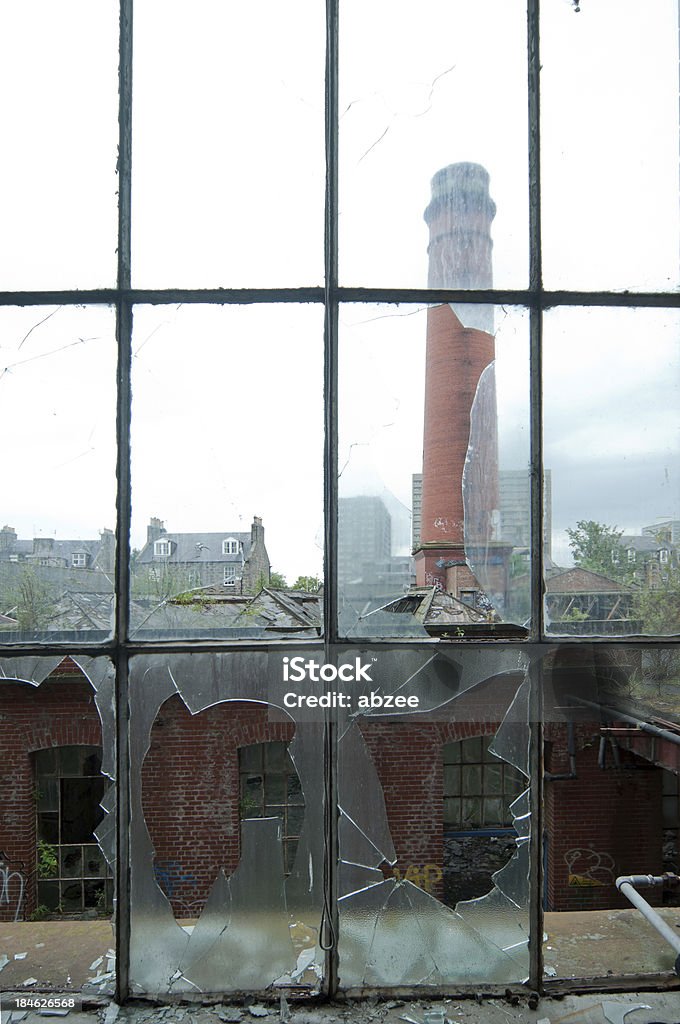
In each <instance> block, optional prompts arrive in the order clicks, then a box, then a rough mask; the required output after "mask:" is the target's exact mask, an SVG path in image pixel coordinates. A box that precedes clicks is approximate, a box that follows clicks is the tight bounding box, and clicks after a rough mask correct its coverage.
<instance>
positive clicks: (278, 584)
mask: <svg viewBox="0 0 680 1024" xmlns="http://www.w3.org/2000/svg"><path fill="white" fill-rule="evenodd" d="M265 587H267V588H268V589H269V590H287V589H288V584H287V583H286V577H285V576H283V575H282V574H281V573H280V572H270V573H269V576H267V574H266V572H261V573H260V574H259V576H258V577H257V580H256V582H255V590H254V593H255V594H259V593H260V591H261V590H264V588H265Z"/></svg>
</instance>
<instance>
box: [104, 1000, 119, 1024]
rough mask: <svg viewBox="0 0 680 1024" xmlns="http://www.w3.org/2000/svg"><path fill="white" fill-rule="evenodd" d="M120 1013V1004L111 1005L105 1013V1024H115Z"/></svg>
mask: <svg viewBox="0 0 680 1024" xmlns="http://www.w3.org/2000/svg"><path fill="white" fill-rule="evenodd" d="M119 1013H120V1006H119V1005H118V1003H109V1005H108V1006H107V1007H106V1011H105V1013H104V1020H103V1024H113V1022H114V1021H115V1020H116V1018H117V1016H118V1014H119Z"/></svg>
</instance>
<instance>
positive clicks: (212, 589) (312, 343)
mask: <svg viewBox="0 0 680 1024" xmlns="http://www.w3.org/2000/svg"><path fill="white" fill-rule="evenodd" d="M322 337H323V310H322V308H321V307H315V306H298V305H270V306H257V305H254V306H204V305H181V304H180V305H179V306H172V307H163V306H153V307H137V308H136V310H135V321H134V335H133V373H132V388H133V405H132V492H133V510H134V511H133V521H132V545H133V548H134V552H133V558H132V563H131V577H130V583H131V607H130V621H131V634H132V635H133V636H134V637H135V638H136V639H155V638H160V637H167V638H170V637H173V638H174V637H183V638H192V639H193V638H200V637H213V638H219V639H233V638H238V637H256V638H276V639H281V638H287V639H295V638H311V639H313V638H316V637H318V636H320V634H321V622H322V606H321V595H320V593H319V588H320V585H321V575H322V566H323V458H322V448H323V413H322V390H323V389H322V380H323V346H322V344H321V341H322ZM293 349H294V351H295V359H294V360H292V359H291V351H292V350H293ZM188 352H190V353H191V356H190V358H189V359H187V353H188ZM247 353H257V357H256V360H257V372H256V377H257V382H256V385H255V383H254V379H253V386H252V387H250V386H248V387H246V386H244V385H243V381H242V375H243V372H244V371H243V360H244V358H246V354H247ZM248 358H252V356H250V355H249V356H248ZM253 373H255V371H254V370H253ZM187 375H189V377H190V378H191V377H192V375H193V377H194V378H195V385H196V389H197V392H196V393H197V394H200V396H201V398H200V401H201V415H200V419H197V416H196V410H195V406H194V404H192V402H189V401H187V394H188V392H187V379H188V377H187ZM292 408H297V409H299V410H303V411H301V412H300V414H299V415H297V414H295V415H293V414H291V412H290V410H291V409H292ZM277 410H280V412H281V415H278V413H277ZM225 417H226V418H227V419H228V420H229V421H230V422H232V423H238V424H239V432H238V434H237V433H235V432H233V431H232V432H231V433H228V434H227V435H225V433H224V422H225Z"/></svg>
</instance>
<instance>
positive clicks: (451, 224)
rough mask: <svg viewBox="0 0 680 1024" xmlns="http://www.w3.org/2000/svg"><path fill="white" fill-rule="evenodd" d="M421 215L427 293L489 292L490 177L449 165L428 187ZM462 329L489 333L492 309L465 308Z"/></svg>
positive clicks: (466, 165)
mask: <svg viewBox="0 0 680 1024" xmlns="http://www.w3.org/2000/svg"><path fill="white" fill-rule="evenodd" d="M431 185H432V199H431V200H430V204H429V206H428V207H427V209H426V210H425V213H424V217H425V223H426V224H427V226H428V227H429V229H430V243H429V245H428V247H427V253H428V256H429V265H428V274H427V287H428V288H491V287H493V270H492V264H491V253H492V250H493V242H492V241H491V221H492V220H493V218H494V217H495V215H496V204H495V203H494V201H493V199H492V198H491V197H490V195H489V173H488V171H487V170H486V169H485V168H484V167H482V166H481V164H472V163H460V164H449V166H448V167H443V168H442V169H441V171H437V173H436V174H435V176H434V178H433V179H432V182H431ZM460 316H461V319H462V320H463V321H464V323H465V326H466V327H478V328H479V329H480V330H482V331H486V332H487V333H488V334H492V333H493V306H480V305H466V306H464V307H462V309H461V311H460Z"/></svg>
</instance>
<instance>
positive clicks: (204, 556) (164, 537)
mask: <svg viewBox="0 0 680 1024" xmlns="http://www.w3.org/2000/svg"><path fill="white" fill-rule="evenodd" d="M156 540H160V541H171V542H172V543H173V544H174V545H175V547H174V549H173V551H172V553H171V554H170V555H154V544H155V543H156ZM156 540H154V541H150V542H149V543H148V544H145V545H144V547H143V548H142V550H141V551H140V553H139V555H138V556H137V562H138V563H141V564H143V565H146V564H150V563H152V562H155V563H157V562H183V563H187V562H189V563H196V564H206V563H210V562H221V563H224V564H225V565H226V564H233V563H235V562H236V563H239V564H240V563H241V562H242V561H243V560H244V559H245V558H247V557H248V555H249V553H250V531H249V532H248V533H241V532H237V533H230V532H229V531H225V532H224V533H163V534H161V535H160V537H157V538H156ZM225 540H235V541H238V543H239V548H240V549H239V551H237V552H236V553H235V554H232V555H225V554H223V552H222V542H223V541H225Z"/></svg>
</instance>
